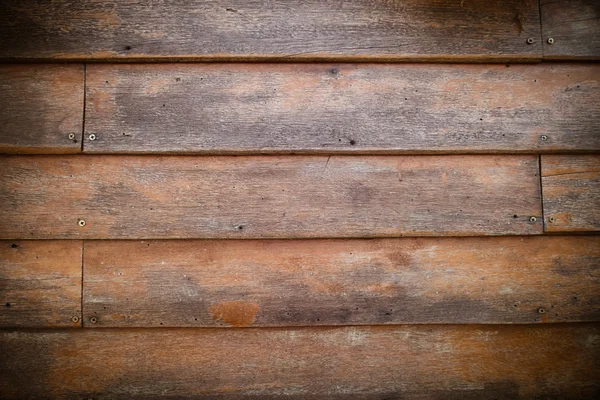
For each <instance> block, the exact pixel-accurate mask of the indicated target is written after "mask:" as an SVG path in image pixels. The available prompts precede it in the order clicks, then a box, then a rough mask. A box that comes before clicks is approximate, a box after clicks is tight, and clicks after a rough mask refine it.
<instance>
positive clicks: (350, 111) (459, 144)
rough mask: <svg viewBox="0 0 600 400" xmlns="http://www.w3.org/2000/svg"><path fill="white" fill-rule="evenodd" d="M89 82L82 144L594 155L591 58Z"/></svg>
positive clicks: (152, 71)
mask: <svg viewBox="0 0 600 400" xmlns="http://www.w3.org/2000/svg"><path fill="white" fill-rule="evenodd" d="M86 83H87V88H88V90H87V101H86V108H87V110H86V134H85V137H84V140H85V147H84V151H86V152H96V153H198V154H211V153H212V154H240V153H241V154H247V153H291V152H295V153H308V152H311V153H315V152H321V153H340V152H363V153H388V154H389V153H481V152H504V153H507V152H508V153H515V152H534V153H539V152H554V151H594V150H596V151H600V135H598V134H597V133H598V132H599V131H600V108H599V107H597V106H595V105H597V104H600V66H599V65H581V64H579V65H578V64H541V65H513V66H511V67H510V68H507V67H506V66H504V65H436V64H428V65H422V64H401V65H393V64H387V65H376V64H342V65H323V64H164V65H155V64H154V65H140V64H138V65H90V66H88V68H87V80H86ZM92 134H93V135H94V136H95V140H89V135H92ZM543 135H545V137H543ZM544 139H546V140H544Z"/></svg>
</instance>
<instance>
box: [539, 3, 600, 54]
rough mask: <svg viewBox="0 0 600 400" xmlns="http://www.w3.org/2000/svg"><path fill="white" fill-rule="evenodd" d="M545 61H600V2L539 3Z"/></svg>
mask: <svg viewBox="0 0 600 400" xmlns="http://www.w3.org/2000/svg"><path fill="white" fill-rule="evenodd" d="M540 12H541V20H542V38H543V41H544V43H543V49H544V58H545V59H552V60H600V1H598V0H558V1H557V0H540Z"/></svg>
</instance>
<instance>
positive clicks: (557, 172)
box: [542, 155, 600, 232]
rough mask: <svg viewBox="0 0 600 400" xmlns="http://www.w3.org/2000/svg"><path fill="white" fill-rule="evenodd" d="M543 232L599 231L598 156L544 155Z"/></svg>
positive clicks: (599, 191)
mask: <svg viewBox="0 0 600 400" xmlns="http://www.w3.org/2000/svg"><path fill="white" fill-rule="evenodd" d="M542 190H543V193H544V217H545V218H546V222H545V230H546V232H590V231H596V232H598V231H600V156H599V155H582V156H558V155H553V156H543V157H542Z"/></svg>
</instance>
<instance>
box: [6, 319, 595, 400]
mask: <svg viewBox="0 0 600 400" xmlns="http://www.w3.org/2000/svg"><path fill="white" fill-rule="evenodd" d="M599 336H600V329H599V328H598V325H592V324H575V325H555V326H544V327H541V326H540V327H533V326H527V325H515V326H494V327H489V326H395V327H344V328H309V329H289V330H284V329H228V330H224V329H150V330H144V329H135V330H131V329H118V330H97V329H86V330H71V331H54V332H53V331H46V332H43V331H42V332H6V331H5V332H0V353H1V354H2V355H3V356H2V361H0V396H1V397H2V398H3V399H22V398H28V397H31V398H40V397H43V398H66V397H68V398H73V397H75V398H94V399H96V398H97V399H104V398H109V399H155V398H173V399H174V398H177V399H183V398H242V397H243V396H246V397H244V398H248V397H250V398H260V399H264V398H281V397H285V398H302V399H306V398H310V399H323V398H328V399H329V398H335V399H342V398H343V399H347V398H348V397H351V398H359V399H382V398H394V399H395V398H402V399H405V398H408V399H432V398H433V399H490V398H493V399H518V398H522V399H533V398H536V397H535V396H538V397H539V398H560V399H587V398H589V399H592V398H595V397H594V395H597V394H598V391H599V389H600V387H599V386H600V385H599V380H598V376H599V374H600V367H599V364H598V359H599V357H600V351H599V349H600V346H598V337H599ZM352 396H353V397H352Z"/></svg>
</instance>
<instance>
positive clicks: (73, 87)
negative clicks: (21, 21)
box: [0, 6, 84, 154]
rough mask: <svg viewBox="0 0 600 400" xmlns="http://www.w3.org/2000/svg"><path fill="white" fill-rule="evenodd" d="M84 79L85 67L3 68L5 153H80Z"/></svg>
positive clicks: (1, 136) (0, 146) (0, 122)
mask: <svg viewBox="0 0 600 400" xmlns="http://www.w3.org/2000/svg"><path fill="white" fill-rule="evenodd" d="M0 7H1V6H0ZM0 29H1V28H0ZM0 36H1V34H0ZM0 40H1V39H0ZM0 47H1V45H0ZM83 79H84V71H83V65H19V64H16V65H14V64H13V65H0V93H1V96H0V153H46V154H48V153H78V152H80V151H81V134H82V131H83V97H84V88H83ZM69 135H72V136H69Z"/></svg>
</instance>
